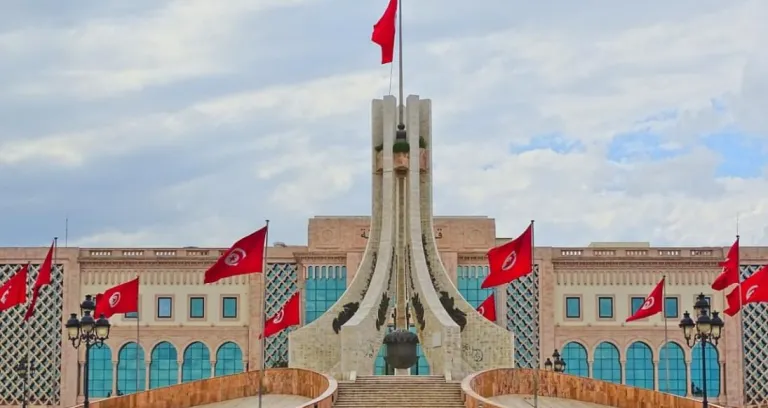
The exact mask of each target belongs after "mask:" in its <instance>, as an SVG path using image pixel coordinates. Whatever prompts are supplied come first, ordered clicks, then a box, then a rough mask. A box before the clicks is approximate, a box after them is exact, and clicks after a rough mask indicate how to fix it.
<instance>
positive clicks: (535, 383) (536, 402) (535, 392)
mask: <svg viewBox="0 0 768 408" xmlns="http://www.w3.org/2000/svg"><path fill="white" fill-rule="evenodd" d="M533 223H534V220H531V273H533V269H534V268H535V267H536V256H535V253H534V242H535V240H534V231H533V230H534V228H533ZM539 321H541V319H539ZM537 326H538V325H537ZM515 336H517V334H515ZM539 344H541V341H539ZM539 366H541V350H539V355H538V356H536V367H535V370H534V372H533V406H534V408H538V407H539Z"/></svg>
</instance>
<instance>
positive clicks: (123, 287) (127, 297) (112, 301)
mask: <svg viewBox="0 0 768 408" xmlns="http://www.w3.org/2000/svg"><path fill="white" fill-rule="evenodd" d="M133 312H136V313H138V312H139V278H136V279H134V280H130V281H128V282H124V283H121V284H119V285H117V286H114V287H112V288H109V289H107V290H105V291H104V293H101V294H98V295H96V309H95V310H94V311H93V314H94V316H96V318H98V317H99V316H101V315H102V314H103V315H104V317H106V318H107V319H109V318H110V317H112V316H113V315H116V314H125V313H133Z"/></svg>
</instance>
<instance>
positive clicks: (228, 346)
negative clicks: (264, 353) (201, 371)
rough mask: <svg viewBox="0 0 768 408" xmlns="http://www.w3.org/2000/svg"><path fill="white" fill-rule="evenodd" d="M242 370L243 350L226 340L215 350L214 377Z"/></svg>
mask: <svg viewBox="0 0 768 408" xmlns="http://www.w3.org/2000/svg"><path fill="white" fill-rule="evenodd" d="M242 372H243V351H242V350H240V346H238V345H237V344H235V343H233V342H231V341H228V342H226V343H224V344H222V345H221V346H219V349H218V350H216V377H219V376H222V375H229V374H237V373H242Z"/></svg>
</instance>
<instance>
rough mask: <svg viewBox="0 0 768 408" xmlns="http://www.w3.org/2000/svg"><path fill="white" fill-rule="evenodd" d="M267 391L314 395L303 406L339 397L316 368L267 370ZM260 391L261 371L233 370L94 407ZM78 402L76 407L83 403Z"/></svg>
mask: <svg viewBox="0 0 768 408" xmlns="http://www.w3.org/2000/svg"><path fill="white" fill-rule="evenodd" d="M264 388H265V389H266V392H265V394H287V395H301V396H303V397H307V398H310V399H312V400H311V401H309V402H307V403H306V404H304V405H302V407H307V408H310V407H311V408H315V407H317V408H331V407H333V403H334V402H335V401H336V397H337V392H338V391H337V388H338V384H337V382H336V380H334V379H333V378H331V377H328V376H326V375H323V374H320V373H316V372H314V371H309V370H302V369H297V368H274V369H268V370H266V371H265V372H264ZM258 391H259V372H258V371H249V372H247V373H241V374H233V375H227V376H222V377H215V378H209V379H206V380H200V381H192V382H188V383H184V384H179V385H172V386H169V387H163V388H155V389H153V390H149V391H144V392H140V393H136V394H131V395H124V396H121V397H114V398H107V399H103V400H99V401H95V402H91V403H90V406H91V408H189V407H194V406H197V405H203V404H212V403H215V402H222V401H228V400H233V399H237V398H245V397H253V396H255V395H258ZM82 406H83V405H82V404H81V405H77V406H76V407H82Z"/></svg>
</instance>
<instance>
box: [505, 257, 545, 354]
mask: <svg viewBox="0 0 768 408" xmlns="http://www.w3.org/2000/svg"><path fill="white" fill-rule="evenodd" d="M506 306H507V330H509V331H511V332H512V333H514V336H515V364H516V365H517V367H523V368H535V367H538V366H539V265H534V267H533V273H530V274H528V275H526V276H524V277H522V278H520V279H517V280H515V281H514V282H512V283H510V284H509V285H507V304H506Z"/></svg>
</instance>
